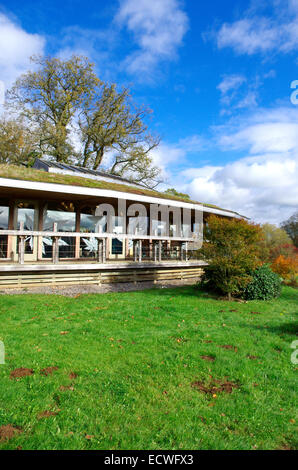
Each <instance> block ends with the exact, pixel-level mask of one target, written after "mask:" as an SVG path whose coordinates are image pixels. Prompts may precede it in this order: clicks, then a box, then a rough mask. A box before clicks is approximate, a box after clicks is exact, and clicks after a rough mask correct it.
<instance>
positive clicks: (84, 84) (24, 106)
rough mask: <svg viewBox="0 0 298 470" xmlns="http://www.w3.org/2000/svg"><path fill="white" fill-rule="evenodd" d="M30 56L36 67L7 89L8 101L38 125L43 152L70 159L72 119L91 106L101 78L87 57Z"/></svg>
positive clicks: (15, 109) (62, 158) (60, 159)
mask: <svg viewBox="0 0 298 470" xmlns="http://www.w3.org/2000/svg"><path fill="white" fill-rule="evenodd" d="M31 60H32V62H33V63H34V64H35V65H36V66H37V67H38V68H37V71H29V72H27V73H25V74H24V75H21V76H20V78H18V79H17V80H16V82H15V84H14V86H13V87H12V89H11V90H10V91H8V93H7V104H8V106H9V109H12V110H14V111H16V112H19V111H20V112H21V115H22V116H24V117H25V118H26V119H27V120H28V121H29V123H30V125H32V126H33V127H35V128H37V129H38V132H39V134H40V147H41V149H42V152H43V154H45V155H49V156H52V157H53V158H54V159H55V160H56V161H58V162H68V161H69V159H70V158H71V156H73V155H74V154H75V150H74V146H73V144H72V142H71V139H70V132H71V125H72V123H73V119H74V118H75V116H76V115H77V114H78V113H79V112H80V110H81V108H82V107H85V106H88V104H89V103H90V101H91V100H92V98H93V95H94V92H95V87H96V86H97V85H98V84H99V83H100V80H99V79H98V77H97V76H96V75H95V73H94V71H93V68H94V66H93V64H91V63H90V62H89V61H88V59H87V58H85V57H78V56H73V57H72V58H71V59H69V60H66V61H62V60H60V59H56V58H50V57H44V58H43V57H33V58H32V59H31Z"/></svg>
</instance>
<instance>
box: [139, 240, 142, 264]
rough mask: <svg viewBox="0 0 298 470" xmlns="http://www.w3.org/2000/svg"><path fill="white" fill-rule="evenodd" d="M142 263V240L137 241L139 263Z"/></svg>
mask: <svg viewBox="0 0 298 470" xmlns="http://www.w3.org/2000/svg"><path fill="white" fill-rule="evenodd" d="M141 262H142V240H139V263H141Z"/></svg>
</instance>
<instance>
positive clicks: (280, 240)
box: [261, 223, 292, 262]
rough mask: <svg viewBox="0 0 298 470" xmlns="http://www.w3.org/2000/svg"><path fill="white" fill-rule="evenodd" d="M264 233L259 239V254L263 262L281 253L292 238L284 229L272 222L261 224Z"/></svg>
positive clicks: (290, 242)
mask: <svg viewBox="0 0 298 470" xmlns="http://www.w3.org/2000/svg"><path fill="white" fill-rule="evenodd" d="M261 228H262V232H263V234H264V237H263V240H262V241H261V256H262V260H263V261H265V262H270V261H272V260H273V259H274V258H276V256H278V255H279V254H281V253H283V252H284V251H285V249H286V247H288V246H289V245H292V240H291V238H290V237H289V235H288V234H287V232H286V231H285V230H283V229H282V228H279V227H277V226H276V225H273V224H267V223H266V224H263V225H262V226H261Z"/></svg>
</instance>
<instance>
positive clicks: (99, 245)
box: [97, 238, 103, 263]
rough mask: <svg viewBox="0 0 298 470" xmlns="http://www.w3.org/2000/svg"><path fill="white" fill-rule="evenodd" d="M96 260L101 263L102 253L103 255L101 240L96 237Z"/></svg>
mask: <svg viewBox="0 0 298 470" xmlns="http://www.w3.org/2000/svg"><path fill="white" fill-rule="evenodd" d="M97 247H98V248H97V261H98V262H99V263H102V255H103V249H102V248H103V242H102V240H100V239H99V238H97Z"/></svg>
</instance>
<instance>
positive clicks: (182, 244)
mask: <svg viewBox="0 0 298 470" xmlns="http://www.w3.org/2000/svg"><path fill="white" fill-rule="evenodd" d="M0 235H1V236H7V237H17V240H18V243H17V244H16V246H17V247H18V249H17V254H18V262H19V263H20V264H24V261H25V254H26V253H25V243H26V240H28V239H29V238H31V237H32V239H33V244H34V240H35V239H36V238H37V239H38V240H40V239H43V238H48V239H51V245H52V257H51V258H50V259H51V260H52V263H54V264H57V263H58V262H59V240H60V239H62V238H63V237H67V238H69V237H70V238H74V239H77V240H78V243H79V246H80V239H81V238H85V239H90V238H92V239H94V238H95V239H97V241H98V244H97V250H96V252H94V257H93V258H94V259H96V260H97V261H98V262H100V263H104V262H105V261H106V259H107V240H112V239H115V238H116V239H118V240H123V241H124V240H131V241H132V244H133V250H132V251H133V255H132V256H128V257H127V258H129V259H130V260H131V259H132V258H133V260H134V261H135V262H142V261H143V260H144V259H146V260H149V259H150V260H152V261H155V262H157V261H159V262H160V261H162V260H163V259H174V258H175V259H179V260H181V261H184V260H187V259H188V244H189V242H193V241H194V238H185V237H168V236H156V235H140V234H126V233H125V234H124V233H119V234H115V233H99V232H96V233H93V232H92V233H91V232H86V233H85V232H58V230H57V224H54V226H53V230H51V231H38V230H25V229H24V225H23V223H21V224H20V228H19V230H0ZM147 241H149V245H150V249H149V248H148V243H147V246H146V247H145V246H144V242H147ZM165 242H175V247H173V248H172V249H171V248H169V249H168V248H164V246H163V245H164V244H165ZM166 245H169V244H168V243H166ZM7 258H9V256H8V257H7ZM74 258H80V256H75V257H74ZM82 258H84V259H85V257H82ZM47 259H48V258H47Z"/></svg>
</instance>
